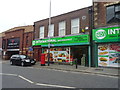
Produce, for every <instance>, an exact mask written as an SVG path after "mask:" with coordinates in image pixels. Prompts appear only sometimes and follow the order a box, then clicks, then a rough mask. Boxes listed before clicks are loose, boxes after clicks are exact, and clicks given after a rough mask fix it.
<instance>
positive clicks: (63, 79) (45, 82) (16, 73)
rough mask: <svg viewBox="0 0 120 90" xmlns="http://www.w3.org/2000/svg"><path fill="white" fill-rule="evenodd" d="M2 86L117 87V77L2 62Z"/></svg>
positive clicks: (0, 74)
mask: <svg viewBox="0 0 120 90" xmlns="http://www.w3.org/2000/svg"><path fill="white" fill-rule="evenodd" d="M0 76H2V88H73V89H74V88H118V78H117V77H113V76H111V77H110V76H101V75H92V74H85V73H80V72H70V71H62V70H59V71H58V70H52V69H45V68H33V67H30V66H27V67H21V66H11V65H10V64H9V62H4V63H3V64H2V73H0Z"/></svg>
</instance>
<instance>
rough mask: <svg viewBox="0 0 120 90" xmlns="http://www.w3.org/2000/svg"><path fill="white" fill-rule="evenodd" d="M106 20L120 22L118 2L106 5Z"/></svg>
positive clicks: (119, 5)
mask: <svg viewBox="0 0 120 90" xmlns="http://www.w3.org/2000/svg"><path fill="white" fill-rule="evenodd" d="M106 10H107V12H106V21H107V23H118V22H120V4H117V5H111V6H107V7H106Z"/></svg>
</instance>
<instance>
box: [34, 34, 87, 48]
mask: <svg viewBox="0 0 120 90" xmlns="http://www.w3.org/2000/svg"><path fill="white" fill-rule="evenodd" d="M49 43H50V45H51V46H69V45H84V44H89V35H86V34H83V35H76V36H65V37H57V38H50V39H42V40H41V39H39V40H33V41H32V46H38V45H41V46H42V47H47V46H48V44H49Z"/></svg>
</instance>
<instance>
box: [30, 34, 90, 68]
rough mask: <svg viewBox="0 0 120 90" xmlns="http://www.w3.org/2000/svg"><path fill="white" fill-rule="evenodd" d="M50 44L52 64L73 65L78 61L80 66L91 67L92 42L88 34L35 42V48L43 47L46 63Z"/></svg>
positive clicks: (33, 42)
mask: <svg viewBox="0 0 120 90" xmlns="http://www.w3.org/2000/svg"><path fill="white" fill-rule="evenodd" d="M49 44H50V61H51V62H58V63H68V64H73V62H74V59H77V63H78V64H79V65H83V66H90V42H89V35H88V34H82V35H74V36H72V35H70V36H64V37H54V38H50V39H39V40H33V41H32V45H33V47H36V46H39V47H41V52H42V53H44V54H46V55H45V56H46V57H45V61H46V62H47V61H48V58H47V54H48V45H49ZM39 57H40V56H39Z"/></svg>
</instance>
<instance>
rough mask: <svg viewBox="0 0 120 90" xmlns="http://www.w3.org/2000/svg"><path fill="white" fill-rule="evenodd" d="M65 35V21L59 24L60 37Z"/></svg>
mask: <svg viewBox="0 0 120 90" xmlns="http://www.w3.org/2000/svg"><path fill="white" fill-rule="evenodd" d="M64 35H65V21H62V22H59V36H64Z"/></svg>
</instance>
